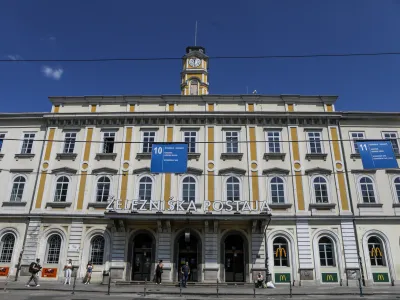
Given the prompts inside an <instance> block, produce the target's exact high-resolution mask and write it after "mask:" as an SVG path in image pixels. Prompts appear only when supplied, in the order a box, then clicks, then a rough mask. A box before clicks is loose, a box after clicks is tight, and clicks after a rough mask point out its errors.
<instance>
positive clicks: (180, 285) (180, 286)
mask: <svg viewBox="0 0 400 300" xmlns="http://www.w3.org/2000/svg"><path fill="white" fill-rule="evenodd" d="M179 297H182V284H181V283H180V284H179Z"/></svg>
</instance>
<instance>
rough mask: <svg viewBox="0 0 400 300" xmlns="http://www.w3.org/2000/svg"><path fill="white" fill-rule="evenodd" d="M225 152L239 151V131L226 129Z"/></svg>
mask: <svg viewBox="0 0 400 300" xmlns="http://www.w3.org/2000/svg"><path fill="white" fill-rule="evenodd" d="M225 141H226V152H227V153H239V131H226V132H225Z"/></svg>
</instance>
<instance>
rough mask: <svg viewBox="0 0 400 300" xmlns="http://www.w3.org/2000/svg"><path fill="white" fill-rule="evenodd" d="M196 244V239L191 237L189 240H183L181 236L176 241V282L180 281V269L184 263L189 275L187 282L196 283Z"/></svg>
mask: <svg viewBox="0 0 400 300" xmlns="http://www.w3.org/2000/svg"><path fill="white" fill-rule="evenodd" d="M197 247H198V242H197V238H196V237H195V236H193V235H191V236H190V239H189V240H185V236H184V235H183V236H182V237H181V238H179V240H178V249H179V251H178V261H177V267H178V280H179V281H180V280H181V268H182V266H183V265H184V264H186V262H188V263H189V268H190V275H189V278H188V281H198V280H199V274H198V264H199V261H198V251H197Z"/></svg>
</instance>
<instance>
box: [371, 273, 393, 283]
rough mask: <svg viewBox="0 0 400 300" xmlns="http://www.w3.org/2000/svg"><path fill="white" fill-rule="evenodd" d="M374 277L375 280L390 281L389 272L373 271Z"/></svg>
mask: <svg viewBox="0 0 400 300" xmlns="http://www.w3.org/2000/svg"><path fill="white" fill-rule="evenodd" d="M372 277H373V278H374V282H389V274H388V273H372Z"/></svg>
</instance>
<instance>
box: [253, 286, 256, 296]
mask: <svg viewBox="0 0 400 300" xmlns="http://www.w3.org/2000/svg"><path fill="white" fill-rule="evenodd" d="M255 297H256V286H255V285H254V286H253V298H255Z"/></svg>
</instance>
